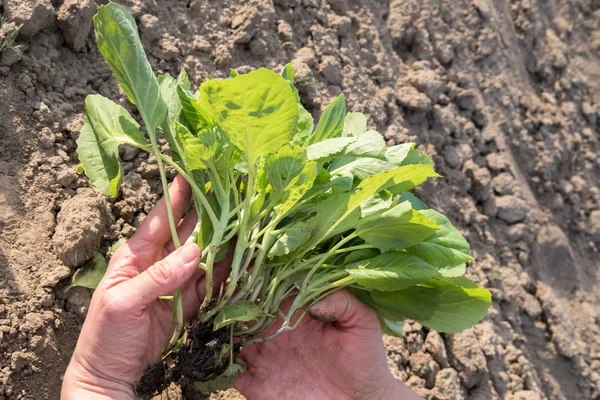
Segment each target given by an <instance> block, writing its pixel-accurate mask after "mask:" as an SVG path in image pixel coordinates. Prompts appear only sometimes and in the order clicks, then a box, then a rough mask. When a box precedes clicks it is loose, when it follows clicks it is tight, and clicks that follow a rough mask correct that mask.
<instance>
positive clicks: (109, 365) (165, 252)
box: [61, 176, 229, 400]
mask: <svg viewBox="0 0 600 400" xmlns="http://www.w3.org/2000/svg"><path fill="white" fill-rule="evenodd" d="M169 193H170V196H171V203H172V210H173V215H174V218H175V221H176V223H179V225H178V235H179V238H180V240H181V242H182V243H183V242H184V241H185V240H186V239H187V237H188V236H189V235H190V234H191V232H192V231H193V229H194V226H195V225H196V222H197V216H196V214H195V213H190V214H189V215H188V216H186V217H185V218H184V219H182V217H183V214H184V213H185V210H186V208H187V205H188V203H189V201H190V197H191V193H190V188H189V185H188V184H187V182H185V180H184V179H182V178H181V177H180V176H178V177H177V178H176V179H175V180H174V181H173V183H172V185H171V187H170V189H169ZM199 261H200V249H199V248H198V246H197V245H195V244H193V243H192V244H187V245H185V246H183V247H181V248H179V249H178V250H176V251H175V249H174V245H173V242H172V241H171V233H170V230H169V223H168V219H167V208H166V205H165V202H164V199H162V200H161V201H160V202H159V203H158V204H157V205H156V207H155V208H154V209H153V210H152V212H151V213H150V214H149V215H148V217H146V219H145V220H144V222H143V224H142V225H141V226H140V227H139V229H138V231H137V232H136V234H135V235H134V236H133V237H132V238H131V239H130V240H129V241H127V242H126V243H125V244H123V245H122V246H121V247H120V248H119V250H118V251H117V252H116V253H115V255H114V256H113V257H112V259H111V261H110V264H109V266H108V270H107V271H106V275H105V276H104V278H103V279H102V281H101V282H100V284H99V285H98V288H97V289H96V290H95V292H94V295H93V297H92V302H91V304H90V308H89V311H88V315H87V318H86V320H85V322H84V324H83V328H82V330H81V334H80V336H79V340H78V342H77V346H76V348H75V352H74V354H73V358H72V359H71V362H70V364H69V367H68V369H67V372H66V373H65V377H64V380H63V388H62V395H61V397H62V398H63V399H64V400H70V399H83V398H85V399H101V398H107V399H108V398H110V399H133V398H135V395H134V391H133V387H134V384H135V382H136V380H137V379H138V378H139V377H140V376H141V375H142V373H143V372H144V370H145V368H146V367H147V366H149V365H151V364H154V363H155V362H156V361H158V359H159V357H160V355H161V351H162V350H163V347H164V346H165V345H166V343H167V341H168V339H169V338H168V337H167V336H168V334H169V330H170V326H171V318H172V317H171V307H172V304H171V302H170V301H161V300H158V297H159V296H165V295H170V294H172V292H173V291H174V290H175V289H177V288H178V287H180V286H182V302H183V311H184V318H185V319H186V320H187V319H190V318H191V317H192V316H194V315H195V314H196V312H197V311H198V308H199V307H200V303H201V301H202V299H203V298H204V293H205V280H204V272H203V271H202V270H201V269H199V268H197V267H198V263H199ZM228 275H229V271H228V270H227V268H226V267H224V266H223V265H220V266H217V267H216V268H215V279H214V281H215V286H218V285H219V284H220V283H221V282H223V281H224V279H225V278H226V277H227V276H228Z"/></svg>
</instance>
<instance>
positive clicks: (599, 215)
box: [588, 210, 600, 243]
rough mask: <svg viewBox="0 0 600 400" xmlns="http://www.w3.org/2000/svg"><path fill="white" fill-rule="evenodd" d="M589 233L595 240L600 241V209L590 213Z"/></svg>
mask: <svg viewBox="0 0 600 400" xmlns="http://www.w3.org/2000/svg"><path fill="white" fill-rule="evenodd" d="M588 233H589V234H590V237H591V239H592V240H593V241H594V242H597V243H600V210H594V211H592V212H591V213H590V218H589V221H588Z"/></svg>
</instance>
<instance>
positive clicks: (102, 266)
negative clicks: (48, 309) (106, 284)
mask: <svg viewBox="0 0 600 400" xmlns="http://www.w3.org/2000/svg"><path fill="white" fill-rule="evenodd" d="M107 268H108V264H107V263H106V260H105V259H104V257H103V256H102V255H101V254H100V253H98V252H95V253H94V256H93V258H92V259H91V260H90V261H89V262H88V263H87V264H86V265H84V266H83V267H81V268H79V269H78V270H77V271H75V274H73V279H72V280H71V284H70V285H69V286H67V287H66V288H65V291H67V290H69V289H71V288H72V287H75V286H81V287H85V288H88V289H96V287H98V284H99V283H100V281H101V280H102V278H103V277H104V274H105V273H106V269H107Z"/></svg>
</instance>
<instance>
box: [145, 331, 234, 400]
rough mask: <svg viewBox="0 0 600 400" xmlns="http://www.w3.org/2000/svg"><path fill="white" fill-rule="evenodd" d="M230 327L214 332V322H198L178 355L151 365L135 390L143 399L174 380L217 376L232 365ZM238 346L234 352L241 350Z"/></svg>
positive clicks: (183, 381) (185, 381)
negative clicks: (230, 360)
mask: <svg viewBox="0 0 600 400" xmlns="http://www.w3.org/2000/svg"><path fill="white" fill-rule="evenodd" d="M230 343H231V336H230V331H229V329H226V328H222V329H219V330H217V331H213V329H212V323H201V322H194V324H193V325H192V326H191V327H190V328H189V329H188V330H187V331H186V333H185V338H184V341H183V344H182V345H181V347H179V348H178V349H177V351H176V352H175V356H174V357H172V356H168V357H167V358H166V359H165V360H161V361H159V362H157V363H156V364H154V365H151V366H149V367H148V368H147V369H146V371H145V372H144V375H142V377H141V378H140V380H139V381H138V383H137V385H136V387H135V392H136V394H137V395H138V396H140V397H141V398H143V399H149V398H152V396H154V395H156V394H159V393H161V392H162V391H164V390H165V389H166V388H167V387H168V386H169V385H170V384H171V383H176V384H178V385H181V386H190V384H193V383H194V382H202V381H204V380H206V379H207V378H208V377H210V376H211V375H214V376H217V375H220V374H221V373H223V372H224V371H225V370H226V369H227V365H228V364H229V344H230ZM236 350H239V349H236V348H234V354H235V353H237V351H236Z"/></svg>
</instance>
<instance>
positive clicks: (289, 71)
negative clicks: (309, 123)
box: [281, 63, 300, 104]
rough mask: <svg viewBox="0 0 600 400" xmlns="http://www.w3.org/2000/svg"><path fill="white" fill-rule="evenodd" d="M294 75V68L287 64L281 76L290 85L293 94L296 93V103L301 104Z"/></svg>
mask: <svg viewBox="0 0 600 400" xmlns="http://www.w3.org/2000/svg"><path fill="white" fill-rule="evenodd" d="M294 74H295V71H294V67H293V66H292V64H290V63H288V64H285V66H284V67H283V70H281V76H282V77H283V79H285V80H286V81H287V82H288V83H289V85H290V87H291V88H292V92H293V93H294V97H295V98H296V103H298V104H300V94H299V93H298V89H296V86H294Z"/></svg>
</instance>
